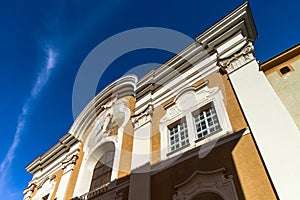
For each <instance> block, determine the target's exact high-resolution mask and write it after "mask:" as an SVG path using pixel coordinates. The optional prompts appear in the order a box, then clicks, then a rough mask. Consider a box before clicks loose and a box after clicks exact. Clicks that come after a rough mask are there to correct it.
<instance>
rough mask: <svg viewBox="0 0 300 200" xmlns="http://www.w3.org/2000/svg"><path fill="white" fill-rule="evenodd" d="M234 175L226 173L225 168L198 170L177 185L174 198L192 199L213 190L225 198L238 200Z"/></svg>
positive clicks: (179, 199)
mask: <svg viewBox="0 0 300 200" xmlns="http://www.w3.org/2000/svg"><path fill="white" fill-rule="evenodd" d="M232 178H233V177H232V176H227V175H226V174H225V168H221V169H218V170H214V171H208V172H203V171H196V172H194V173H193V174H192V176H190V177H189V178H188V179H187V180H185V181H184V182H182V183H180V184H178V185H176V186H175V190H176V193H175V194H174V195H173V200H184V199H191V198H192V197H194V196H195V195H197V194H200V193H202V192H212V193H216V194H218V195H219V196H221V197H222V198H223V199H224V200H235V199H236V200H237V199H238V197H237V194H236V190H235V187H234V183H233V180H232Z"/></svg>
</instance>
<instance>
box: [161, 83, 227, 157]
mask: <svg viewBox="0 0 300 200" xmlns="http://www.w3.org/2000/svg"><path fill="white" fill-rule="evenodd" d="M209 104H210V105H211V106H213V107H214V108H215V111H216V114H217V117H218V121H219V125H220V127H221V128H220V130H218V131H216V132H214V133H212V134H208V135H206V136H205V137H203V138H200V139H198V138H197V135H196V133H197V131H196V125H195V122H194V117H193V113H194V112H195V111H197V110H199V109H200V110H201V108H203V107H205V106H207V105H209ZM183 118H185V120H186V123H187V129H188V135H189V144H188V145H186V146H184V147H181V148H178V149H176V150H174V151H171V148H170V144H169V141H170V140H169V129H168V127H169V126H170V125H171V124H174V123H176V122H178V121H180V120H181V119H183ZM160 133H161V159H162V160H165V159H168V158H170V157H173V156H176V155H179V154H181V153H183V152H185V151H188V150H189V149H192V148H194V147H196V146H199V145H202V144H204V143H206V142H209V141H211V140H216V139H218V138H220V137H222V136H224V135H226V134H228V133H232V128H231V125H230V121H229V117H228V115H227V111H226V108H225V104H224V98H223V95H222V92H221V90H220V89H219V88H218V87H214V88H208V87H207V86H205V87H203V88H202V89H201V90H199V91H195V90H194V88H193V87H188V88H185V89H183V90H181V91H180V92H179V93H178V95H177V96H176V98H175V100H174V105H172V106H170V107H168V108H167V113H166V115H165V116H164V117H163V118H162V119H161V121H160Z"/></svg>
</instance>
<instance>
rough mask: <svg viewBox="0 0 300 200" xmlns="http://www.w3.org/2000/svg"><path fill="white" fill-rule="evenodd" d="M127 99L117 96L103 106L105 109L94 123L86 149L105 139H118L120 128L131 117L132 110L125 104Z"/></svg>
mask: <svg viewBox="0 0 300 200" xmlns="http://www.w3.org/2000/svg"><path fill="white" fill-rule="evenodd" d="M126 103H127V100H126V99H117V96H116V97H115V98H114V99H113V100H112V101H111V102H109V103H107V104H105V105H103V106H102V108H103V109H104V110H103V111H102V112H101V113H100V114H99V115H98V116H97V117H96V119H95V121H94V122H93V124H92V130H91V132H90V134H89V137H88V138H87V143H86V146H85V147H84V151H85V152H87V151H88V150H89V149H93V148H94V147H95V146H97V145H99V144H100V143H103V142H104V141H110V139H108V138H111V139H112V140H116V142H117V139H115V136H117V135H118V131H119V130H120V128H123V127H124V126H125V125H126V123H127V122H128V120H129V118H130V110H129V108H127V107H126V106H125V104H126Z"/></svg>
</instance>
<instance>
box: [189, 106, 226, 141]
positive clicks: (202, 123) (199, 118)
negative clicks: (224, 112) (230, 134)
mask: <svg viewBox="0 0 300 200" xmlns="http://www.w3.org/2000/svg"><path fill="white" fill-rule="evenodd" d="M194 122H195V126H196V131H197V137H198V138H202V137H204V136H205V135H208V134H210V133H213V132H216V131H219V130H220V129H221V127H220V124H219V120H218V117H217V113H216V110H215V108H214V107H210V108H208V109H206V110H204V111H202V112H199V113H196V114H194Z"/></svg>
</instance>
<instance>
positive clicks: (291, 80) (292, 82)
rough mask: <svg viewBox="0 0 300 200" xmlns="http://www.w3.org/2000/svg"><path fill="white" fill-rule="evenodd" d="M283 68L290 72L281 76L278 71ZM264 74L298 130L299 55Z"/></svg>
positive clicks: (299, 110) (299, 119)
mask: <svg viewBox="0 0 300 200" xmlns="http://www.w3.org/2000/svg"><path fill="white" fill-rule="evenodd" d="M285 66H288V67H290V69H291V71H290V72H289V73H287V74H285V75H282V74H281V73H280V71H279V70H280V69H281V68H282V67H285ZM265 74H266V76H267V78H268V80H269V82H270V83H271V85H272V87H273V88H274V90H275V91H276V93H277V94H278V96H279V98H280V99H281V101H282V103H283V104H284V105H285V107H286V109H287V110H288V111H289V113H290V115H291V117H292V118H293V120H294V122H295V123H296V125H297V127H298V129H299V130H300V92H299V91H300V55H298V56H296V57H294V58H292V59H289V60H287V61H285V62H283V63H281V64H278V65H276V66H274V67H273V68H271V69H269V70H267V71H266V72H265Z"/></svg>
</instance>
